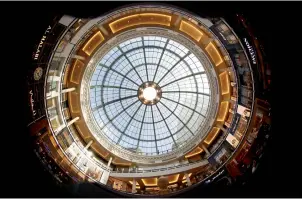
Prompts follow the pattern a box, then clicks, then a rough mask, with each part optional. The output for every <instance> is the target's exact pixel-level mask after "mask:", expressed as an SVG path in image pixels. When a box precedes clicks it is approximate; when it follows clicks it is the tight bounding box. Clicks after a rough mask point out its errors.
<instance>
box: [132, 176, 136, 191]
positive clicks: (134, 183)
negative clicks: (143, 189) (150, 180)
mask: <svg viewBox="0 0 302 199" xmlns="http://www.w3.org/2000/svg"><path fill="white" fill-rule="evenodd" d="M132 193H136V180H135V178H133V181H132Z"/></svg>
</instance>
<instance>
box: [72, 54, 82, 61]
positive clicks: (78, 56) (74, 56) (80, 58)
mask: <svg viewBox="0 0 302 199" xmlns="http://www.w3.org/2000/svg"><path fill="white" fill-rule="evenodd" d="M72 58H75V59H79V60H83V61H84V60H85V57H83V56H80V55H73V56H72Z"/></svg>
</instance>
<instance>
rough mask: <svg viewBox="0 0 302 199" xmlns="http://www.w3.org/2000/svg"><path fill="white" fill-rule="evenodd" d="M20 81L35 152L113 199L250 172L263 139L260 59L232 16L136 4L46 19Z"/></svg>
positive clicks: (241, 178) (267, 77)
mask: <svg viewBox="0 0 302 199" xmlns="http://www.w3.org/2000/svg"><path fill="white" fill-rule="evenodd" d="M27 88H28V90H27V95H28V114H29V118H30V121H29V122H28V124H27V127H28V130H29V132H30V133H29V134H30V136H31V141H32V145H33V148H34V153H35V155H36V158H37V159H38V160H39V161H40V162H41V167H44V169H45V171H47V173H49V175H50V176H52V178H53V180H54V181H56V183H57V184H59V185H72V186H73V187H75V188H74V189H73V191H74V192H79V190H78V189H79V188H77V186H75V185H78V184H79V183H86V182H87V183H89V184H90V185H91V186H94V189H102V190H106V191H107V192H108V193H110V194H112V195H115V196H118V197H178V196H180V195H181V194H184V193H187V192H190V191H192V190H193V189H206V188H207V187H208V186H209V185H210V184H223V185H226V186H230V187H231V186H235V185H236V184H238V183H239V184H240V183H241V184H242V183H245V182H246V181H248V180H249V179H250V178H251V176H252V175H253V174H254V173H257V169H258V166H259V165H260V166H259V167H261V164H260V162H261V158H262V157H263V154H264V151H265V149H266V147H267V145H268V144H267V143H268V140H269V139H270V138H271V103H270V101H269V100H268V95H269V94H270V92H271V91H270V88H271V66H270V64H269V62H268V60H267V57H266V54H265V49H264V47H263V45H262V43H261V41H260V40H259V39H258V38H257V36H256V35H255V34H254V32H253V29H252V28H251V26H250V25H249V23H248V20H247V19H246V18H245V17H244V16H243V15H241V14H234V16H233V19H232V20H228V19H225V18H223V17H206V16H201V15H198V14H196V13H193V12H191V11H188V10H186V9H182V8H180V7H177V6H172V5H168V4H152V3H147V4H146V3H145V4H131V5H128V6H123V7H119V8H116V9H114V10H111V11H110V12H107V13H106V14H104V13H100V15H99V16H98V17H93V18H79V17H76V16H71V15H60V16H56V17H55V18H54V19H53V20H52V22H51V23H50V24H49V25H48V26H46V27H45V31H44V33H43V34H42V35H41V36H40V38H39V42H37V43H36V45H35V49H34V51H33V53H32V65H31V66H30V67H29V69H28V76H27ZM81 196H86V195H85V194H83V195H81Z"/></svg>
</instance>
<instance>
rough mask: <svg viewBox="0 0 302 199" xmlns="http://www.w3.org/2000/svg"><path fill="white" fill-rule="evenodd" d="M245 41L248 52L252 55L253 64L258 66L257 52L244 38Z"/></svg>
mask: <svg viewBox="0 0 302 199" xmlns="http://www.w3.org/2000/svg"><path fill="white" fill-rule="evenodd" d="M243 41H244V42H245V45H246V47H247V49H248V51H249V53H250V55H251V58H252V62H253V64H257V62H256V54H255V51H254V49H253V47H252V46H251V45H250V44H249V42H248V41H247V39H246V38H244V39H243Z"/></svg>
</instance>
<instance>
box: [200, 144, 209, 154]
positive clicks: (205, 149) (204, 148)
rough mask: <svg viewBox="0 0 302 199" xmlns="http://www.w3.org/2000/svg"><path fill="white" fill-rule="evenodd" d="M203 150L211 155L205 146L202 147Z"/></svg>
mask: <svg viewBox="0 0 302 199" xmlns="http://www.w3.org/2000/svg"><path fill="white" fill-rule="evenodd" d="M201 148H202V149H203V150H204V151H205V152H206V154H207V155H210V152H209V151H208V149H207V148H206V147H205V146H204V145H203V144H202V145H201Z"/></svg>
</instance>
